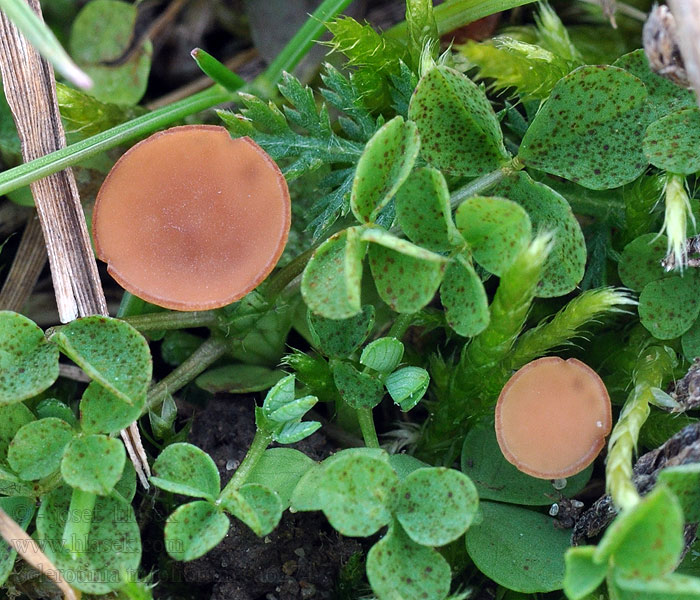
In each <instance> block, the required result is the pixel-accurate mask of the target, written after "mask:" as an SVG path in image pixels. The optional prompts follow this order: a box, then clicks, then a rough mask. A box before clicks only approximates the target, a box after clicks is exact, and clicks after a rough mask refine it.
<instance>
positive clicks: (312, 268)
mask: <svg viewBox="0 0 700 600" xmlns="http://www.w3.org/2000/svg"><path fill="white" fill-rule="evenodd" d="M366 251H367V243H366V242H363V241H361V240H360V236H359V233H358V231H357V229H356V228H350V229H345V230H344V231H341V232H339V233H336V234H335V235H333V236H331V237H330V238H328V239H327V240H326V241H325V242H323V244H321V245H320V246H319V247H318V248H317V249H316V252H314V255H313V256H312V257H311V260H310V261H309V264H308V265H307V266H306V269H304V275H303V276H302V279H301V294H302V296H303V298H304V302H306V305H307V306H308V307H309V309H310V310H311V311H313V312H314V313H316V314H318V315H322V316H324V317H326V318H328V319H347V318H349V317H352V316H353V315H356V314H357V313H359V312H360V310H361V309H362V306H361V304H360V284H361V282H362V260H363V259H364V256H365V252H366Z"/></svg>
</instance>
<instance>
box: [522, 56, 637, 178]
mask: <svg viewBox="0 0 700 600" xmlns="http://www.w3.org/2000/svg"><path fill="white" fill-rule="evenodd" d="M648 110H649V109H648V107H647V91H646V87H645V86H644V84H643V83H642V81H641V80H640V79H638V78H637V77H635V76H634V75H631V74H630V73H628V72H627V71H624V70H623V69H620V68H617V67H611V66H584V67H579V68H578V69H576V70H575V71H573V72H572V73H570V74H569V75H567V76H566V77H564V78H563V79H561V80H560V81H559V82H558V83H557V84H556V85H555V86H554V89H553V90H552V93H551V95H550V97H549V100H547V102H546V103H545V104H544V106H543V107H542V108H541V109H540V111H539V112H538V113H537V116H536V117H535V119H534V121H533V122H532V124H531V125H530V127H529V129H528V130H527V133H526V134H525V137H524V138H523V141H522V144H521V145H520V151H519V153H518V158H520V159H521V160H522V161H523V162H524V163H525V164H526V165H527V166H529V167H534V168H536V169H540V170H542V171H545V172H547V173H551V174H554V175H559V176H561V177H565V178H566V179H570V180H571V181H573V182H575V183H578V184H580V185H582V186H584V187H587V188H590V189H594V190H604V189H609V188H614V187H619V186H621V185H623V184H625V183H629V182H631V181H633V180H635V179H636V178H637V177H638V176H639V175H640V174H641V173H642V172H643V171H644V169H645V168H646V166H647V159H646V158H645V156H644V154H643V153H642V149H641V144H640V141H641V137H642V135H643V134H644V130H645V129H646V126H647V124H648V122H649V112H648Z"/></svg>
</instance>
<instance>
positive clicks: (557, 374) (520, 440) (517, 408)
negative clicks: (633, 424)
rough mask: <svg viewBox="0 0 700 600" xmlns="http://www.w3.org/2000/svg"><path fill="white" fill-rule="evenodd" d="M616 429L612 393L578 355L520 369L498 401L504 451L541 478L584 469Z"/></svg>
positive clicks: (548, 359)
mask: <svg viewBox="0 0 700 600" xmlns="http://www.w3.org/2000/svg"><path fill="white" fill-rule="evenodd" d="M611 427H612V414H611V408H610V397H609V396H608V391H607V390H606V389H605V384H603V381H602V380H601V379H600V377H599V376H598V374H597V373H596V372H595V371H594V370H593V369H591V368H590V367H589V366H588V365H585V364H584V363H582V362H581V361H579V360H576V359H575V358H570V359H568V360H564V359H562V358H559V357H557V356H550V357H546V358H539V359H537V360H533V361H532V362H530V363H528V364H527V365H525V366H524V367H522V368H521V369H520V370H519V371H517V372H516V373H515V374H514V375H513V376H512V377H511V378H510V380H509V381H508V383H506V385H505V386H504V388H503V390H502V391H501V394H500V396H499V397H498V403H497V404H496V437H497V439H498V445H499V446H500V447H501V451H502V452H503V455H504V456H505V457H506V459H507V460H508V462H510V463H512V464H513V465H515V466H516V467H517V468H518V469H519V470H520V471H523V472H524V473H527V474H528V475H532V476H533V477H539V478H540V479H559V478H562V477H569V476H570V475H574V474H576V473H578V472H579V471H581V470H583V469H584V468H586V467H587V466H588V465H589V464H591V463H592V462H593V460H594V459H595V457H596V456H597V455H598V453H599V452H600V451H601V449H602V448H603V445H604V444H605V437H606V436H607V435H608V434H609V433H610V428H611Z"/></svg>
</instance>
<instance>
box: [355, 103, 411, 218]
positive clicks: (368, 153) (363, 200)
mask: <svg viewBox="0 0 700 600" xmlns="http://www.w3.org/2000/svg"><path fill="white" fill-rule="evenodd" d="M419 148H420V137H419V135H418V129H417V128H416V125H415V123H413V122H412V121H404V120H403V117H394V118H393V119H391V121H388V122H387V123H385V124H384V125H382V127H381V128H380V129H379V130H378V131H377V132H376V133H375V134H374V135H373V136H372V138H371V139H370V140H369V142H367V145H366V146H365V149H364V151H363V152H362V156H361V157H360V160H359V162H358V163H357V169H356V171H355V179H354V181H353V182H352V194H351V196H350V208H351V209H352V213H353V214H354V215H355V217H356V218H357V220H358V221H360V222H361V223H372V222H374V220H375V219H376V218H377V216H378V215H379V213H380V212H381V210H382V208H384V207H385V206H386V205H387V203H388V202H389V200H391V198H392V197H393V196H394V194H395V193H396V190H397V189H399V186H400V185H401V184H402V183H403V182H404V181H405V180H406V178H407V177H408V175H409V173H410V172H411V169H412V168H413V164H414V163H415V162H416V158H417V157H418V150H419Z"/></svg>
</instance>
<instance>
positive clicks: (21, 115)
mask: <svg viewBox="0 0 700 600" xmlns="http://www.w3.org/2000/svg"><path fill="white" fill-rule="evenodd" d="M29 5H30V6H31V7H32V8H33V9H34V10H35V11H36V12H37V13H38V14H39V15H41V9H40V7H39V2H38V0H29ZM0 71H2V78H3V82H4V86H5V95H6V97H7V102H8V104H9V105H10V108H11V109H12V114H13V115H14V118H15V122H16V123H17V132H18V134H19V138H20V141H21V142H22V157H23V158H24V160H25V162H28V161H30V160H33V159H35V158H39V157H40V156H43V155H45V154H48V153H50V152H53V151H55V150H58V149H60V148H63V147H64V146H65V145H66V139H65V134H64V131H63V126H62V125H61V117H60V114H59V111H58V103H57V102H56V89H55V86H54V77H53V69H52V67H51V65H50V64H49V63H48V62H47V61H45V60H44V59H43V58H42V57H41V56H40V55H39V53H38V52H36V51H35V50H34V48H32V47H31V46H30V44H29V42H28V41H27V40H26V39H25V38H24V36H22V34H21V33H20V32H19V30H18V29H17V28H16V27H15V26H14V25H13V24H12V23H11V22H10V21H9V19H8V18H7V17H6V16H5V14H4V13H0ZM31 188H32V194H33V195H34V201H35V204H36V207H37V212H38V214H39V220H40V222H41V227H42V229H43V231H44V238H45V240H46V249H47V253H48V256H49V263H50V265H51V274H52V277H53V282H54V290H55V292H56V302H57V304H58V315H59V318H60V320H61V322H63V323H67V322H69V321H72V320H73V319H76V318H77V317H79V316H86V315H93V314H102V315H106V314H107V302H106V300H105V297H104V292H103V291H102V286H101V284H100V278H99V274H98V272H97V264H96V263H95V258H94V256H93V254H92V247H91V246H90V238H89V236H88V231H87V226H86V224H85V218H84V216H83V209H82V207H81V205H80V199H79V196H78V188H77V186H76V183H75V178H74V177H73V172H72V171H71V170H70V169H66V170H64V171H60V172H58V173H55V174H53V175H49V176H48V177H45V178H44V179H40V180H38V181H35V182H34V183H32V184H31Z"/></svg>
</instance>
